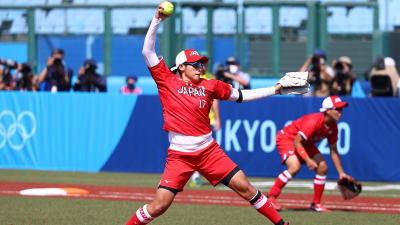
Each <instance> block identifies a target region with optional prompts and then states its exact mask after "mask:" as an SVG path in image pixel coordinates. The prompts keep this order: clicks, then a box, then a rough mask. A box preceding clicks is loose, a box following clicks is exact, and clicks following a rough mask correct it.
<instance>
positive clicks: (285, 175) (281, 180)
mask: <svg viewBox="0 0 400 225" xmlns="http://www.w3.org/2000/svg"><path fill="white" fill-rule="evenodd" d="M290 179H292V175H290V173H289V172H288V171H287V170H285V171H283V172H282V173H281V174H279V176H278V177H277V178H276V180H275V183H274V185H273V186H272V187H271V189H270V190H269V192H268V196H269V197H274V198H277V197H278V196H279V195H280V194H281V191H282V188H283V187H285V185H286V184H287V183H288V182H289V181H290Z"/></svg>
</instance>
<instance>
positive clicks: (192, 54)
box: [171, 49, 208, 70]
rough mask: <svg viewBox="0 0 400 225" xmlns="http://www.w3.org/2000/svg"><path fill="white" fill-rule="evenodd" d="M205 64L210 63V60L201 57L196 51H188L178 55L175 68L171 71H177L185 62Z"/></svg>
mask: <svg viewBox="0 0 400 225" xmlns="http://www.w3.org/2000/svg"><path fill="white" fill-rule="evenodd" d="M197 61H200V62H201V63H203V64H205V63H207V62H208V58H207V57H205V56H201V55H199V53H198V52H197V51H196V50H194V49H186V50H183V51H181V52H179V53H178V55H177V56H176V59H175V66H174V67H173V68H171V70H176V69H177V68H178V66H179V65H181V64H183V63H185V62H197Z"/></svg>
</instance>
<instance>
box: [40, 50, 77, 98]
mask: <svg viewBox="0 0 400 225" xmlns="http://www.w3.org/2000/svg"><path fill="white" fill-rule="evenodd" d="M63 59H64V51H63V50H62V49H58V48H57V49H54V50H53V51H52V54H51V57H49V58H48V59H47V66H46V67H45V68H44V69H43V70H42V72H41V73H40V76H39V86H40V85H41V84H42V83H43V82H45V85H44V90H45V91H51V92H57V91H69V90H70V89H71V78H72V70H71V69H69V68H68V67H67V65H66V64H65V62H64V61H63Z"/></svg>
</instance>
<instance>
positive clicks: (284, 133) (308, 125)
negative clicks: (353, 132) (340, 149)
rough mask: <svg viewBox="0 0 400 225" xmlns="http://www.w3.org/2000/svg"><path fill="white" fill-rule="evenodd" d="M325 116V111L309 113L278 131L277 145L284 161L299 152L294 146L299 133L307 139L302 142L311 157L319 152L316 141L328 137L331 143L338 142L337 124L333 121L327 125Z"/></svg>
mask: <svg viewBox="0 0 400 225" xmlns="http://www.w3.org/2000/svg"><path fill="white" fill-rule="evenodd" d="M324 117H325V114H324V113H312V114H308V115H305V116H303V117H301V118H299V119H297V120H295V121H293V122H292V123H291V124H290V125H288V126H286V127H284V128H283V129H282V130H280V131H278V134H277V136H276V146H277V148H278V151H279V154H280V155H281V157H282V162H284V161H285V160H286V159H287V158H288V157H289V156H291V155H295V154H297V153H296V151H295V147H294V139H295V137H296V135H297V134H300V135H301V136H302V137H303V138H304V139H305V141H304V142H303V143H302V144H303V146H304V148H305V149H306V151H307V154H308V155H309V156H310V157H312V156H313V155H315V154H317V153H319V150H318V148H317V147H316V146H315V145H314V144H315V143H316V142H319V141H321V140H322V139H324V138H328V143H329V144H334V143H336V141H337V139H338V128H337V125H336V123H335V122H332V123H331V124H330V125H329V126H327V125H326V124H325V123H324ZM302 162H304V161H302Z"/></svg>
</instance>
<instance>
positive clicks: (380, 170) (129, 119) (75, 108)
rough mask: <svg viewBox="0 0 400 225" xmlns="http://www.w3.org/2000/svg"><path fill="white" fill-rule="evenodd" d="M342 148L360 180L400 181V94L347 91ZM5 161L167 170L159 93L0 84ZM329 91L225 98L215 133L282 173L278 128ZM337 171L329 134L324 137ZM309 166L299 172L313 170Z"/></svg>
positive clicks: (14, 165) (235, 153) (245, 156)
mask: <svg viewBox="0 0 400 225" xmlns="http://www.w3.org/2000/svg"><path fill="white" fill-rule="evenodd" d="M343 99H344V100H346V101H348V102H349V103H350V107H348V108H346V109H345V110H344V115H343V118H342V120H341V121H340V122H339V125H338V127H339V134H340V135H339V143H338V149H339V153H340V154H341V158H342V163H343V167H344V168H345V170H346V172H348V173H349V174H351V175H352V176H354V177H356V178H357V179H359V180H370V181H397V182H400V167H399V166H398V158H399V157H400V147H399V144H398V139H399V137H400V120H399V119H398V118H399V115H400V100H399V99H396V98H373V99H372V98H343ZM0 102H1V104H0V168H7V169H34V170H62V171H85V172H100V171H118V172H147V173H161V172H162V171H163V168H164V163H165V158H166V156H167V148H168V138H167V133H166V132H165V131H163V130H162V123H163V118H162V108H161V104H160V100H159V98H158V96H156V95H141V96H135V95H120V94H90V93H59V94H51V93H19V92H0ZM321 102H322V98H316V97H307V98H303V97H271V98H268V99H263V100H260V101H257V102H249V103H242V104H237V103H233V102H221V104H220V107H221V109H220V110H221V117H222V129H221V131H220V132H218V133H217V134H216V135H215V136H216V139H217V141H218V142H219V143H220V144H221V146H222V147H223V149H224V150H225V151H226V153H227V154H228V155H229V156H230V157H231V158H232V159H233V160H234V161H235V162H236V163H237V164H238V165H239V166H240V167H241V168H242V169H243V170H244V172H245V173H246V174H247V175H250V176H260V177H276V176H277V175H278V174H279V173H280V172H281V171H282V169H284V167H283V166H282V165H281V163H280V156H279V154H278V152H277V150H276V146H275V136H276V132H277V131H278V130H279V129H281V128H282V127H283V126H284V125H285V124H287V123H289V122H290V121H292V120H294V119H296V118H298V117H300V116H302V115H304V114H307V113H312V112H317V111H318V110H319V108H320V105H321ZM318 147H319V148H320V150H321V152H322V153H323V155H324V157H325V158H326V159H327V161H328V164H329V171H328V178H329V179H336V178H337V172H336V170H335V168H334V166H333V164H332V161H331V160H330V157H329V149H328V146H327V143H326V141H323V142H321V143H319V144H318ZM313 175H314V174H313V173H312V172H310V171H308V169H307V168H306V167H303V169H302V171H301V172H300V173H299V174H298V176H297V177H301V178H313Z"/></svg>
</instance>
